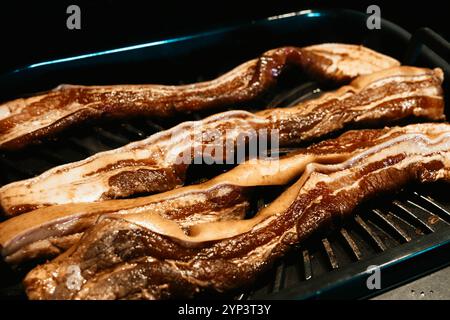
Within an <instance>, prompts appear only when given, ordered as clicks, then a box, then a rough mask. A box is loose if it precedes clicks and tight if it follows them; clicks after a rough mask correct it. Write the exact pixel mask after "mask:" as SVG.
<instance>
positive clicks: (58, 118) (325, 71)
mask: <svg viewBox="0 0 450 320" xmlns="http://www.w3.org/2000/svg"><path fill="white" fill-rule="evenodd" d="M288 65H293V66H297V67H299V68H300V69H302V70H304V71H305V72H307V73H309V74H311V75H312V76H313V77H315V78H318V79H319V80H328V81H334V82H337V83H344V82H348V81H350V80H351V79H353V78H355V77H357V76H359V75H363V74H370V73H373V72H376V71H380V70H383V69H387V68H391V67H395V66H398V65H399V62H398V61H397V60H395V59H392V58H390V57H387V56H384V55H382V54H379V53H377V52H374V51H372V50H370V49H367V48H364V47H362V46H355V45H345V44H322V45H315V46H310V47H306V48H302V49H301V48H295V47H284V48H278V49H274V50H270V51H268V52H266V53H264V54H263V55H262V56H261V57H260V58H258V59H254V60H251V61H248V62H246V63H244V64H242V65H240V66H238V67H236V68H235V69H233V70H231V71H230V72H228V73H226V74H224V75H223V76H221V77H219V78H217V79H214V80H211V81H207V82H202V83H195V84H190V85H182V86H162V85H116V86H91V87H87V86H67V85H66V86H60V87H58V88H56V89H54V90H53V91H50V92H48V93H45V94H42V95H38V96H34V97H31V98H27V99H18V100H14V101H11V102H7V103H4V104H3V105H0V149H19V148H21V147H23V146H25V145H27V144H29V143H31V142H34V141H36V140H39V139H41V138H43V137H46V136H50V135H54V134H55V133H57V132H59V131H61V130H63V129H65V128H67V127H70V126H73V125H76V124H78V123H82V122H84V121H86V120H89V119H96V118H101V117H105V116H108V117H116V118H118V117H129V116H138V115H143V116H150V117H169V116H173V115H175V114H178V113H189V112H193V111H198V110H205V109H211V108H217V107H221V106H222V107H224V106H227V105H230V104H233V103H238V102H245V101H250V100H252V99H254V98H256V97H257V96H259V95H260V94H261V93H263V92H264V91H266V90H267V89H268V88H269V87H271V86H272V85H273V84H274V83H275V82H276V80H277V78H278V76H279V75H280V73H281V72H282V71H283V69H285V67H286V66H288Z"/></svg>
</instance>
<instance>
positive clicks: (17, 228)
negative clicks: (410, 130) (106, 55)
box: [0, 128, 407, 264]
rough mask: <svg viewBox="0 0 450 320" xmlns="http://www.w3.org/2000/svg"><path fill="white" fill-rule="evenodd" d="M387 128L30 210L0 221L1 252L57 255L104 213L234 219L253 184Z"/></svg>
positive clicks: (323, 159) (371, 140)
mask: <svg viewBox="0 0 450 320" xmlns="http://www.w3.org/2000/svg"><path fill="white" fill-rule="evenodd" d="M387 130H388V129H385V130H372V131H349V132H347V133H345V134H343V135H341V136H340V137H338V138H337V139H330V140H326V141H323V142H320V143H318V144H314V145H312V146H310V147H308V148H306V149H303V150H299V151H298V152H296V153H293V154H291V155H289V156H286V157H284V158H281V159H279V160H278V159H257V160H252V161H248V162H245V163H243V164H241V165H239V166H237V167H235V168H234V169H232V170H230V171H228V172H226V173H224V174H222V175H219V176H217V177H215V178H213V179H211V180H209V181H207V182H204V183H202V184H199V185H193V186H188V187H183V188H178V189H175V190H171V191H167V192H165V193H160V194H156V195H152V196H147V197H140V198H135V199H126V200H108V201H103V202H93V203H79V204H66V205H58V206H50V207H45V208H41V209H38V210H34V211H31V212H28V213H25V214H23V215H19V216H17V217H13V218H11V219H9V220H7V221H5V222H3V223H1V224H0V248H1V254H2V256H3V258H4V260H5V261H6V262H8V263H11V264H18V263H21V262H23V261H24V260H31V259H35V258H42V257H52V256H56V255H57V254H60V253H61V252H64V251H65V250H66V249H67V248H69V247H70V246H71V245H73V244H75V243H76V242H77V241H78V240H79V239H80V237H81V235H82V233H83V232H84V231H85V230H86V229H87V228H89V227H90V226H92V225H93V224H94V223H95V222H96V221H97V219H98V217H99V216H100V215H104V214H113V213H117V214H123V215H130V214H141V213H145V212H153V213H158V214H159V215H160V216H162V217H164V218H167V219H170V220H173V221H175V222H176V223H177V224H178V225H179V226H181V227H182V228H184V229H187V228H188V227H190V226H193V225H194V224H199V223H204V222H208V221H210V222H212V221H221V220H237V219H239V218H242V217H243V215H244V214H245V212H246V210H247V209H248V201H247V196H246V195H247V194H248V193H250V192H251V189H252V187H256V186H269V185H271V186H274V185H285V184H287V183H289V182H290V181H291V180H293V179H294V178H295V177H298V176H299V175H300V174H301V173H302V172H303V170H304V168H305V166H306V165H307V164H308V163H311V162H316V163H336V162H339V161H342V159H344V158H347V157H349V156H350V155H351V154H354V153H356V152H360V151H361V150H363V149H365V148H368V147H370V146H372V145H374V144H377V143H381V141H383V139H384V138H383V135H384V134H385V133H386V132H387ZM405 130H407V128H406V129H405ZM380 139H381V140H380Z"/></svg>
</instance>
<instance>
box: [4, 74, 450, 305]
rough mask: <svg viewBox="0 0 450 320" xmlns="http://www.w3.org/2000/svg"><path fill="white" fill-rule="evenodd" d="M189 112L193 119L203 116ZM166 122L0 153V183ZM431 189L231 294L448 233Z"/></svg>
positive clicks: (278, 98)
mask: <svg viewBox="0 0 450 320" xmlns="http://www.w3.org/2000/svg"><path fill="white" fill-rule="evenodd" d="M321 92H322V90H321V89H320V88H319V86H318V85H317V83H314V82H306V83H304V84H302V85H300V86H294V87H293V88H292V87H291V86H289V85H286V83H284V85H281V86H278V87H277V88H276V89H275V90H273V92H272V94H271V96H270V97H269V96H266V97H264V99H265V101H264V100H263V101H259V103H261V104H263V105H266V106H268V107H281V106H290V105H293V104H296V103H298V102H300V101H302V100H306V99H309V98H311V97H315V96H317V95H318V94H320V93H321ZM190 117H191V118H192V119H196V118H200V117H201V116H199V115H191V116H190ZM170 125H171V124H169V125H167V124H166V125H165V126H163V125H162V124H160V123H158V122H156V121H151V120H148V119H145V120H143V119H135V120H130V121H127V122H124V123H118V122H111V123H105V124H103V125H95V126H93V127H91V128H88V127H85V128H83V129H78V130H72V131H70V132H68V133H66V134H64V135H63V136H62V137H61V138H59V139H58V140H55V141H50V142H47V143H44V144H43V145H41V146H39V147H31V148H29V149H28V150H26V151H23V152H18V153H3V154H1V155H0V163H1V169H0V177H2V178H3V179H2V181H1V182H2V183H3V184H4V183H7V182H11V181H14V180H18V179H23V178H29V177H32V176H35V175H37V174H39V173H41V172H42V171H44V170H46V169H49V168H51V167H54V166H57V165H61V164H64V163H68V162H70V161H76V160H80V159H83V158H85V157H87V156H90V155H92V154H95V153H97V152H100V151H104V150H109V149H112V148H117V147H120V146H122V145H125V144H127V143H129V142H131V141H134V140H137V139H143V138H145V137H147V136H149V135H151V134H153V133H155V132H158V131H160V130H163V129H166V128H168V127H170ZM192 166H195V165H192ZM197 171H201V170H196V172H197ZM201 178H202V177H200V179H201ZM193 181H198V180H193ZM435 189H439V188H435V187H433V188H429V189H427V190H428V191H431V192H426V190H424V189H423V188H421V187H420V186H415V187H414V188H412V189H410V190H405V191H402V192H401V193H399V194H398V195H396V196H395V197H394V198H393V199H390V200H387V201H385V202H384V203H383V204H382V205H377V206H368V207H367V208H365V209H364V210H359V211H358V213H357V214H356V215H355V216H354V218H352V219H349V220H348V221H345V223H344V225H343V227H342V228H341V229H340V230H336V231H334V232H332V233H330V234H327V235H325V236H322V237H320V236H319V237H316V238H315V237H313V239H311V240H309V241H307V242H306V243H305V244H303V245H301V246H300V247H299V248H296V249H294V250H293V251H292V253H290V254H289V255H288V256H287V257H286V258H285V259H283V260H282V261H281V262H280V263H279V264H277V265H276V266H275V267H274V268H273V270H272V271H270V272H269V273H268V274H266V275H264V276H263V277H262V278H261V279H260V280H258V281H257V283H258V285H257V286H256V287H255V288H252V289H251V290H250V291H248V292H245V293H241V294H238V295H236V296H234V298H236V299H240V300H245V299H260V298H268V297H272V296H274V295H275V294H277V293H281V292H283V291H284V289H288V288H292V287H295V288H299V287H301V286H302V284H303V283H307V282H310V281H312V280H313V279H320V278H321V277H322V276H323V275H324V274H326V273H330V272H339V271H340V270H342V269H345V268H346V267H348V266H351V265H352V264H353V263H355V262H358V261H366V260H368V259H369V258H371V257H373V256H374V255H377V254H379V253H383V252H385V251H389V250H390V249H391V248H394V247H398V246H401V245H402V244H404V243H409V242H411V241H417V240H419V239H420V238H421V237H423V236H425V235H427V234H430V233H434V232H435V231H437V230H439V229H443V228H445V229H446V230H447V231H449V232H450V224H449V223H450V206H447V204H446V203H445V202H442V201H441V199H440V198H436V197H437V195H436V194H435V192H433V190H435ZM258 194H260V195H262V196H260V197H259V198H257V199H254V201H255V204H254V207H255V212H256V211H257V210H258V209H260V208H261V207H262V206H264V204H265V203H267V202H268V197H267V196H266V195H267V193H264V192H261V193H258ZM22 276H23V272H18V273H17V274H16V277H17V280H18V281H20V278H21V277H22ZM0 277H1V276H0ZM14 288H15V289H14V290H12V291H11V287H10V286H8V287H7V289H8V290H9V293H8V295H9V296H11V294H13V295H17V294H19V295H21V290H20V285H19V286H18V287H17V286H16V287H14ZM317 289H319V288H317ZM2 291H5V290H2Z"/></svg>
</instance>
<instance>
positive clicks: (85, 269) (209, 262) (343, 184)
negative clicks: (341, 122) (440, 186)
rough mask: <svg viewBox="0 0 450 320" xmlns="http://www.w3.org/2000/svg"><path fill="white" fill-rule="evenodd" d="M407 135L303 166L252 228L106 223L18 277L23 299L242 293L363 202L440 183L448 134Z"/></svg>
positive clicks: (115, 219) (140, 220)
mask: <svg viewBox="0 0 450 320" xmlns="http://www.w3.org/2000/svg"><path fill="white" fill-rule="evenodd" d="M408 128H409V130H408V132H404V133H400V134H399V129H394V130H393V131H388V132H386V133H385V136H387V139H386V140H384V141H383V142H381V143H379V144H376V145H374V146H372V147H370V148H368V149H364V150H362V151H361V152H358V153H356V154H352V155H351V156H349V157H348V158H346V159H345V160H343V161H341V162H340V163H333V164H326V165H325V164H317V163H310V164H308V165H307V166H306V169H305V172H304V173H303V175H302V176H301V178H300V179H299V180H298V181H297V182H296V183H295V184H294V185H292V186H291V187H290V188H289V189H288V190H287V191H285V192H284V193H283V194H282V195H281V196H280V197H279V198H277V199H276V200H275V201H274V202H273V203H272V204H271V205H269V206H268V207H266V208H264V209H262V210H261V211H260V212H259V213H258V214H257V215H256V216H255V217H254V218H252V219H248V220H240V221H225V222H215V223H205V224H197V225H194V226H193V227H191V229H190V232H189V234H188V235H186V234H185V233H184V232H183V231H182V230H181V229H180V228H179V227H178V226H176V224H174V223H173V222H172V221H170V220H167V219H163V218H161V217H160V216H159V215H154V214H152V213H146V214H134V215H133V214H132V215H105V216H103V217H102V218H101V219H100V220H99V222H98V223H97V224H96V225H95V226H93V227H92V228H91V229H89V230H88V231H86V232H85V234H84V236H83V238H82V239H81V240H80V241H79V242H78V243H77V244H76V245H74V246H73V247H72V248H71V249H69V250H68V251H67V252H66V253H64V254H62V255H60V256H59V257H58V258H56V259H55V260H53V261H51V262H49V263H46V264H43V265H41V266H38V267H37V268H35V269H34V270H32V271H31V272H30V273H29V274H28V275H27V276H26V278H25V280H24V285H25V287H26V292H27V295H28V297H29V298H30V299H127V298H141V299H162V298H185V297H192V296H194V295H195V294H198V293H199V292H202V291H216V292H224V291H227V290H231V289H234V288H237V287H241V286H245V285H249V284H251V283H252V282H253V281H254V280H255V278H256V277H257V276H258V275H260V274H261V273H262V272H264V271H265V270H267V269H268V268H269V267H270V266H271V265H272V264H273V263H274V261H276V259H278V258H279V257H281V256H283V255H284V254H285V253H286V252H287V251H288V250H289V248H290V247H292V246H293V245H295V244H298V243H299V242H301V241H302V240H304V239H305V238H307V237H308V236H310V235H311V234H312V233H313V232H314V231H316V230H318V229H319V228H327V227H332V226H334V225H335V224H337V223H338V221H339V220H341V219H342V218H345V217H347V216H349V215H351V213H352V212H353V211H354V209H355V208H356V206H357V205H359V204H360V203H362V202H363V201H365V200H367V199H369V198H371V197H373V196H376V195H379V194H380V193H385V192H392V191H395V190H398V189H400V188H402V187H403V186H405V185H406V184H408V183H411V182H413V181H418V182H433V181H437V180H446V181H448V179H449V174H450V171H449V170H450V126H449V125H448V124H419V125H412V126H409V127H408ZM412 128H415V130H414V131H415V132H414V131H413V130H412ZM391 134H393V135H392V136H390V135H391Z"/></svg>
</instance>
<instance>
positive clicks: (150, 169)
mask: <svg viewBox="0 0 450 320" xmlns="http://www.w3.org/2000/svg"><path fill="white" fill-rule="evenodd" d="M442 81H443V73H442V71H441V70H440V69H435V70H430V69H422V68H414V67H398V68H393V69H389V70H384V71H380V72H377V73H374V74H371V75H368V76H362V77H359V78H357V79H356V80H354V81H353V82H352V83H351V84H350V85H348V86H344V87H342V88H340V89H339V90H337V91H335V92H331V93H328V94H325V95H323V96H321V97H320V98H318V99H314V100H310V101H307V102H303V103H300V104H299V105H296V106H294V107H290V108H279V109H270V110H264V111H261V112H258V113H256V114H252V113H249V112H246V111H229V112H223V113H219V114H216V115H213V116H211V117H208V118H206V119H203V120H200V121H193V122H184V123H182V124H180V125H178V126H176V127H174V128H172V129H170V130H166V131H162V132H160V133H157V134H155V135H152V136H150V137H149V138H147V139H144V140H142V141H138V142H134V143H130V144H128V145H126V146H124V147H121V148H118V149H115V150H111V151H107V152H102V153H98V154H96V155H94V156H92V157H89V158H87V159H85V160H82V161H79V162H74V163H70V164H67V165H63V166H59V167H56V168H53V169H51V170H49V171H47V172H45V173H43V174H41V175H40V176H37V177H35V178H32V179H28V180H23V181H18V182H14V183H11V184H8V185H6V186H3V187H2V188H0V206H1V208H2V209H3V211H4V213H5V214H6V215H8V216H12V215H17V214H20V213H24V212H27V211H31V210H33V209H37V208H40V207H43V206H48V205H55V204H65V203H80V202H93V201H103V200H107V199H114V198H123V197H127V196H130V195H133V194H136V193H143V192H147V193H155V192H162V191H166V190H170V189H173V188H176V187H179V186H181V185H182V184H183V182H184V177H185V173H186V170H187V168H188V165H189V163H190V162H191V161H192V158H189V159H187V160H186V159H184V160H183V161H181V162H180V155H181V154H192V155H194V154H195V151H194V152H191V150H200V153H202V152H204V150H205V149H208V148H210V147H211V146H220V147H224V148H225V146H227V145H229V144H230V142H231V144H232V145H233V144H234V145H236V144H237V143H238V139H239V137H241V136H242V135H251V134H253V133H256V134H257V133H258V132H261V130H263V129H266V130H267V132H269V131H273V130H278V132H279V144H280V145H281V146H286V145H291V144H295V143H299V142H301V141H305V140H308V139H312V138H317V137H321V136H323V135H325V134H327V133H330V132H333V131H336V130H339V129H342V128H344V127H346V126H347V125H349V124H355V123H358V124H368V123H380V122H381V123H388V122H390V121H395V120H399V119H404V118H408V117H422V118H427V119H431V120H439V119H443V118H444V113H443V110H444V100H443V93H442V88H441V83H442ZM212 133H216V135H213V134H212ZM223 155H224V157H225V155H226V152H223Z"/></svg>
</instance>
